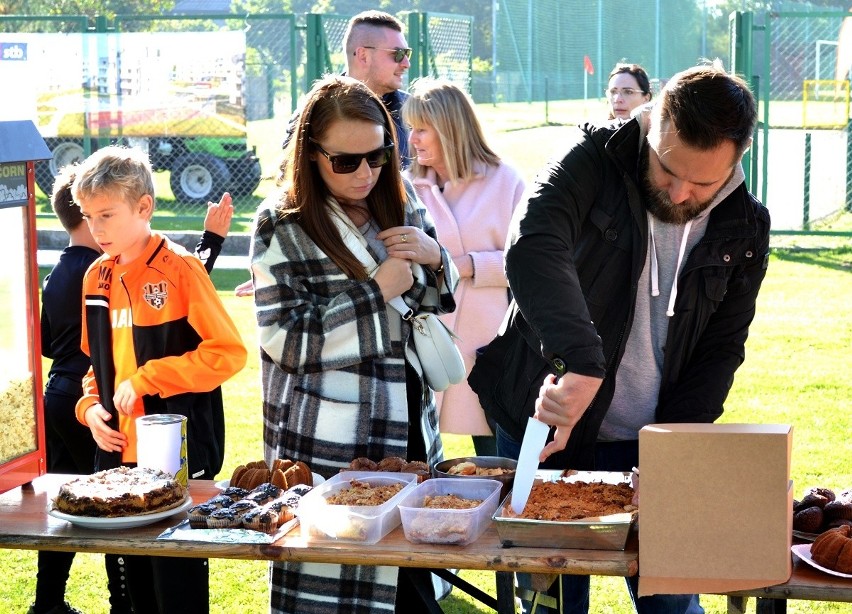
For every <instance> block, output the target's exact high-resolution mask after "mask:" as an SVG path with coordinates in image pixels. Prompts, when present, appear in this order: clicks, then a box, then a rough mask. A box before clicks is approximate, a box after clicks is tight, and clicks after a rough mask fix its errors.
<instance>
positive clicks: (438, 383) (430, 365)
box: [388, 297, 465, 392]
mask: <svg viewBox="0 0 852 614" xmlns="http://www.w3.org/2000/svg"><path fill="white" fill-rule="evenodd" d="M388 304H389V305H390V306H391V307H393V308H394V309H396V310H397V311H399V312H400V315H401V316H402V319H403V320H408V321H409V322H411V330H412V335H413V337H414V348H415V349H416V350H417V357H418V358H419V359H420V366H421V368H422V369H423V379H425V380H426V384H427V385H428V386H429V388H431V389H432V390H434V391H435V392H442V391H444V390H446V389H447V388H449V387H450V386H451V385H453V384H458V383H459V382H461V381H462V380H463V379H464V376H465V369H464V360H463V359H462V355H461V352H460V351H459V348H458V346H456V343H455V339H458V336H456V334H455V333H454V332H453V331H452V330H450V328H449V327H448V326H447V325H446V324H444V323H443V322H442V321H441V319H440V318H439V317H438V316H437V315H436V314H434V313H431V312H428V311H422V312H420V313H417V314H415V313H414V312H413V311H412V310H411V309H409V308H408V306H407V305H406V304H405V302H404V301H403V300H402V298H401V297H396V298H394V299H392V300H390V301H389V302H388Z"/></svg>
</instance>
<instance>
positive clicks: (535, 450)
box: [512, 418, 550, 514]
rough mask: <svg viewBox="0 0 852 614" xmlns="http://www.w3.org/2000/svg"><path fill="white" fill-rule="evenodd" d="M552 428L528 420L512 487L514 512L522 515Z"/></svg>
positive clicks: (532, 419)
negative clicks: (539, 459)
mask: <svg viewBox="0 0 852 614" xmlns="http://www.w3.org/2000/svg"><path fill="white" fill-rule="evenodd" d="M549 432H550V427H549V426H548V425H547V424H545V423H544V422H539V421H538V420H536V419H535V418H529V419H528V420H527V428H526V430H524V439H523V441H522V442H521V454H520V456H519V457H518V466H517V468H516V469H515V481H514V485H513V486H512V510H513V511H514V512H515V513H516V514H521V513H522V512H523V511H524V507H525V506H526V504H527V499H529V497H530V491H531V490H532V485H533V480H534V479H535V472H536V471H537V470H538V457H539V456H540V455H541V451H542V450H543V449H544V444H545V443H546V442H547V434H548V433H549Z"/></svg>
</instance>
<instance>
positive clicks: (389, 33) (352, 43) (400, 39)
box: [283, 10, 411, 169]
mask: <svg viewBox="0 0 852 614" xmlns="http://www.w3.org/2000/svg"><path fill="white" fill-rule="evenodd" d="M343 49H344V51H345V52H346V74H347V75H348V76H350V77H353V78H355V79H358V80H359V81H361V82H363V83H364V84H365V85H366V86H367V87H369V88H370V89H371V90H372V91H373V93H374V94H376V95H377V96H378V97H379V98H381V99H382V102H383V103H384V105H385V108H387V110H388V113H390V116H391V119H393V123H394V127H395V128H396V138H397V143H396V149H397V151H398V152H399V159H400V162H401V163H402V168H403V169H405V168H407V167H408V163H409V157H408V130H407V129H406V127H405V124H404V123H403V121H402V116H401V115H400V109H402V103H404V102H405V99H406V98H408V94H407V93H405V92H404V91H403V90H402V89H401V88H402V80H403V77H404V76H405V72H406V71H407V70H408V68H409V66H411V62H409V61H408V58H409V57H410V56H411V48H410V47H408V43H406V42H405V36H404V35H403V33H402V22H401V21H400V20H399V19H397V18H396V17H394V16H393V15H390V14H388V13H384V12H382V11H372V10H371V11H363V12H361V13H358V14H357V15H355V16H354V17H352V19H350V20H349V25H348V26H347V27H346V34H344V36H343ZM301 112H302V110H301V109H296V112H295V113H293V115H292V116H291V117H290V120H289V121H288V122H287V134H286V136H285V138H284V144H283V147H287V143H289V142H290V138H291V137H292V135H293V130H294V129H295V128H296V124H298V123H299V114H300V113H301Z"/></svg>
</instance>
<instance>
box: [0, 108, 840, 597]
mask: <svg viewBox="0 0 852 614" xmlns="http://www.w3.org/2000/svg"><path fill="white" fill-rule="evenodd" d="M506 106H509V105H501V106H500V107H492V106H491V105H480V106H479V108H478V111H479V112H480V114H481V115H480V116H481V118H482V121H483V124H484V126H485V128H486V130H487V131H488V132H489V135H492V137H493V138H492V141H493V142H492V145H493V146H494V148H495V149H496V150H497V151H498V152H500V153H501V154H503V155H504V156H505V157H506V158H507V159H509V160H511V161H512V162H513V163H515V164H516V165H517V166H518V167H519V168H520V169H521V171H522V173H523V175H524V177H526V178H528V179H532V177H533V175H534V174H535V172H536V171H537V170H538V169H539V168H540V167H541V166H542V165H543V163H544V161H545V160H546V159H547V158H548V157H549V156H550V154H551V153H552V152H553V151H555V150H556V148H557V147H558V146H559V143H560V140H561V138H562V135H563V134H564V130H565V128H564V127H563V126H560V125H548V124H569V123H572V122H574V121H576V119H577V115H578V114H583V113H585V114H586V115H594V116H600V115H602V114H603V113H604V107H603V103H601V102H600V101H599V100H592V101H588V102H587V103H585V104H584V106H583V107H581V108H579V109H578V108H577V107H576V106H569V105H561V104H559V103H553V104H551V105H550V106H549V108H548V109H547V110H546V111H545V108H544V104H543V103H534V104H531V105H512V109H511V110H507V109H505V108H504V107H506ZM275 128H277V126H273V125H271V124H269V125H266V126H253V127H252V129H256V130H258V131H259V132H264V131H265V132H266V133H267V134H272V135H274V136H275V138H272V139H267V142H268V144H267V145H266V146H265V148H263V149H261V148H259V150H258V153H259V155H260V156H261V159H262V161H263V163H264V174H267V173H268V172H269V169H268V166H267V160H271V159H272V158H273V154H275V153H277V152H276V151H275V148H276V147H277V144H278V141H279V140H280V139H278V138H277V134H278V133H277V132H276V130H275ZM273 164H274V163H273ZM166 184H167V182H166ZM254 198H257V197H254ZM247 208H248V205H247ZM165 217H168V215H167V214H166V213H165V212H163V215H162V216H158V218H157V221H158V224H157V227H159V228H164V229H167V228H168V226H169V224H168V223H164V222H163V221H162V220H163V219H164V218H165ZM51 223H52V222H51V221H50V220H47V219H46V218H45V219H44V220H42V219H40V220H39V224H40V225H42V224H44V225H50V224H51ZM832 223H833V224H834V228H835V229H839V230H845V231H849V230H852V215H846V216H840V217H838V219H837V220H834V221H832ZM175 226H177V227H181V228H182V227H183V226H182V225H181V224H180V223H177V224H175ZM233 230H234V231H236V232H240V231H243V232H244V231H246V230H248V229H247V227H246V226H245V225H241V226H237V227H235V228H234V229H233ZM802 242H803V240H802V239H800V238H793V237H787V238H784V240H783V241H779V244H780V246H781V247H780V248H777V249H775V250H774V253H773V256H772V259H771V262H770V268H769V272H768V275H767V278H766V281H765V283H764V287H763V290H762V292H761V295H760V298H759V301H758V311H757V316H756V319H755V321H754V324H753V326H752V330H751V335H750V338H749V341H748V345H747V357H746V362H745V364H744V365H743V367H742V368H741V369H740V370H739V371H738V373H737V377H736V380H735V382H734V387H733V389H732V391H731V394H730V396H729V398H728V401H727V403H726V412H725V415H724V416H723V418H722V421H724V422H744V423H786V424H791V425H793V427H794V431H793V433H794V434H793V466H792V479H793V481H794V490H795V493H796V494H800V493H801V492H802V491H803V490H805V489H806V488H807V487H809V486H817V485H818V486H826V487H830V488H836V489H845V488H850V487H852V464H850V459H852V440H850V438H849V433H850V432H852V402H851V401H850V399H852V381H850V378H849V375H848V373H849V365H850V359H852V355H851V354H850V348H852V301H850V298H852V292H851V291H852V285H850V279H852V278H850V272H852V246H851V245H850V241H849V239H848V237H845V238H840V239H838V240H837V242H836V245H835V244H832V245H833V246H835V249H832V250H825V249H789V248H792V247H794V246H799V245H800V244H801V243H802ZM773 245H775V242H773ZM818 245H822V243H819V244H818ZM808 247H814V246H813V245H808ZM212 277H213V279H214V282H215V283H216V285H217V288H218V289H219V290H220V293H221V296H222V298H223V300H224V302H225V305H226V307H227V309H228V310H229V312H230V314H231V315H232V317H233V319H234V321H235V322H236V323H237V325H238V326H239V327H240V330H241V332H242V335H243V339H244V341H245V344H246V346H247V347H248V348H249V363H248V365H247V366H246V368H245V369H244V370H243V371H242V372H241V373H240V374H238V375H237V376H236V377H235V378H233V379H232V380H231V381H229V382H227V383H226V384H225V386H224V387H223V388H224V393H225V407H226V419H227V428H228V444H227V446H226V456H225V466H224V468H223V470H222V473H221V476H220V477H228V476H229V475H230V473H231V472H232V470H233V469H234V468H235V467H236V466H237V465H238V464H241V463H242V462H245V461H247V460H253V459H257V458H260V457H262V453H263V450H262V440H261V424H262V419H261V405H260V382H259V368H258V356H257V351H256V347H257V341H256V334H255V324H254V315H253V310H252V307H253V305H252V301H251V300H250V299H240V298H237V297H234V296H233V292H232V289H233V288H234V286H236V285H237V284H238V283H240V282H242V281H243V280H244V279H245V278H246V273H245V272H244V271H223V270H216V271H214V272H213V275H212ZM444 444H445V450H446V456H447V458H451V457H455V456H463V455H466V454H468V453H472V445H471V444H470V439H469V438H468V437H461V436H445V438H444ZM708 470H709V471H712V470H713V469H712V467H710V468H708ZM711 520H712V519H711ZM77 559H78V560H77V561H76V562H75V564H74V566H73V568H72V576H71V579H70V581H69V584H68V593H67V597H68V600H69V601H70V602H71V603H72V604H73V605H74V606H76V607H78V608H80V609H82V610H83V611H84V612H86V613H91V614H99V613H105V612H108V607H107V604H106V600H105V596H106V583H105V575H104V572H103V563H102V561H103V557H102V556H101V555H78V557H77ZM0 568H2V569H3V570H4V571H5V573H6V576H7V580H6V581H5V582H3V583H0V603H5V604H7V605H5V606H0V610H2V611H8V612H24V611H26V608H27V607H28V605H29V603H30V602H31V601H32V595H33V593H34V587H35V572H36V554H35V553H34V552H30V551H23V550H21V551H19V550H0ZM462 577H463V578H465V579H467V580H469V581H471V582H473V583H474V584H475V585H477V586H479V587H480V588H482V589H483V590H486V591H487V592H490V593H491V594H492V595H493V594H494V585H493V575H492V574H490V573H488V572H467V571H466V572H462ZM592 582H593V584H592V585H593V593H592V608H591V611H592V612H595V613H607V612H611V613H616V614H621V613H623V612H628V611H630V604H629V600H628V598H627V593H626V590H625V589H624V586H623V580H621V579H620V578H602V577H595V578H593V580H592ZM210 586H211V588H210V590H211V604H212V607H211V611H213V612H217V613H218V612H222V613H230V612H236V611H242V612H249V613H262V612H266V611H267V610H268V604H267V565H266V563H264V562H259V561H232V560H213V561H211V583H210ZM702 603H703V605H704V606H705V608H706V611H707V612H708V614H721V613H723V612H725V611H726V610H725V600H724V598H723V597H719V596H705V597H702ZM442 606H443V609H444V611H445V612H448V613H452V614H461V613H474V612H476V613H478V612H489V611H490V610H489V609H487V608H484V607H482V606H477V605H476V604H475V603H474V602H473V601H472V600H471V599H469V598H467V596H466V595H464V594H463V593H461V592H460V591H458V590H454V591H453V593H452V594H451V595H450V597H449V598H448V599H446V600H444V601H443V602H442ZM751 608H752V609H751V610H750V611H754V610H753V608H754V604H753V603H752V604H751ZM788 611H789V612H791V613H799V612H801V613H804V612H808V613H818V614H822V613H828V612H848V611H849V607H848V605H845V606H844V605H833V606H832V605H829V604H816V603H808V602H790V605H789V607H788Z"/></svg>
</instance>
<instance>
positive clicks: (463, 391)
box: [406, 162, 524, 435]
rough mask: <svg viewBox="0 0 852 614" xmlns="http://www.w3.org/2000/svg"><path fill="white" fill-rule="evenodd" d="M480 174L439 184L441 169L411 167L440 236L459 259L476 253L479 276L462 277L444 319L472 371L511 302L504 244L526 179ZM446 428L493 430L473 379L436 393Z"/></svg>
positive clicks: (483, 170)
mask: <svg viewBox="0 0 852 614" xmlns="http://www.w3.org/2000/svg"><path fill="white" fill-rule="evenodd" d="M477 170H478V171H479V172H478V173H477V176H476V177H475V178H474V179H471V180H470V181H467V182H465V183H462V184H449V183H448V184H447V185H446V186H445V188H444V191H443V192H441V190H440V189H438V184H437V176H436V174H435V171H433V170H432V169H429V171H428V175H427V176H426V177H423V178H420V179H414V178H412V177H411V175H410V174H409V173H408V172H406V176H407V178H408V179H410V180H411V181H412V183H413V184H414V187H415V188H416V190H417V195H418V196H419V197H420V199H421V200H422V201H423V204H425V205H426V208H427V209H428V210H429V213H431V214H432V218H433V219H434V221H435V228H436V229H437V231H438V241H439V242H440V243H441V245H443V246H444V247H445V248H446V249H447V250H448V251H449V252H450V255H451V256H452V257H454V258H456V257H458V256H461V255H464V254H469V255H470V256H472V257H473V263H474V269H475V271H476V275H475V277H474V278H473V279H469V278H468V279H461V280H460V281H459V285H458V287H457V288H456V291H455V293H454V297H455V301H456V310H455V311H454V312H453V313H448V314H443V315H442V316H441V319H442V320H444V322H445V323H446V324H447V325H448V326H449V327H450V328H452V329H453V331H455V333H456V334H457V335H458V336H459V337H460V340H459V341H458V345H459V349H460V350H461V353H462V356H464V362H465V367H466V369H467V372H468V373H470V370H471V369H472V368H473V361H474V359H475V357H476V350H477V348H480V347H482V346H484V345H486V344H487V343H488V342H489V341H491V340H492V339H493V338H494V335H496V334H497V330H498V329H499V328H500V323H501V322H502V321H503V316H504V315H505V314H506V308H507V307H508V306H509V301H508V295H507V287H508V283H507V282H506V274H505V272H504V268H503V248H504V246H505V244H506V235H507V233H508V231H509V222H510V221H511V219H512V212H513V211H514V209H515V207H516V206H517V204H518V203H519V202H520V200H521V196H522V194H523V191H524V181H523V179H522V178H521V176H520V174H519V173H518V171H517V170H515V168H513V167H512V166H510V165H508V164H506V163H504V162H501V163H500V165H499V166H497V167H494V166H485V165H482V166H481V167H480V168H479V169H477ZM436 396H437V397H438V398H437V402H438V409H439V411H440V430H441V432H442V433H458V434H467V435H490V434H491V430H490V429H489V428H488V423H487V422H486V421H485V413H484V412H483V411H482V407H480V405H479V398H478V397H477V396H476V394H475V393H474V392H473V391H472V390H471V389H470V386H468V384H467V381H463V382H461V383H459V384H456V385H454V386H451V387H450V388H449V389H448V390H447V391H446V392H444V393H443V395H440V394H439V395H436Z"/></svg>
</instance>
